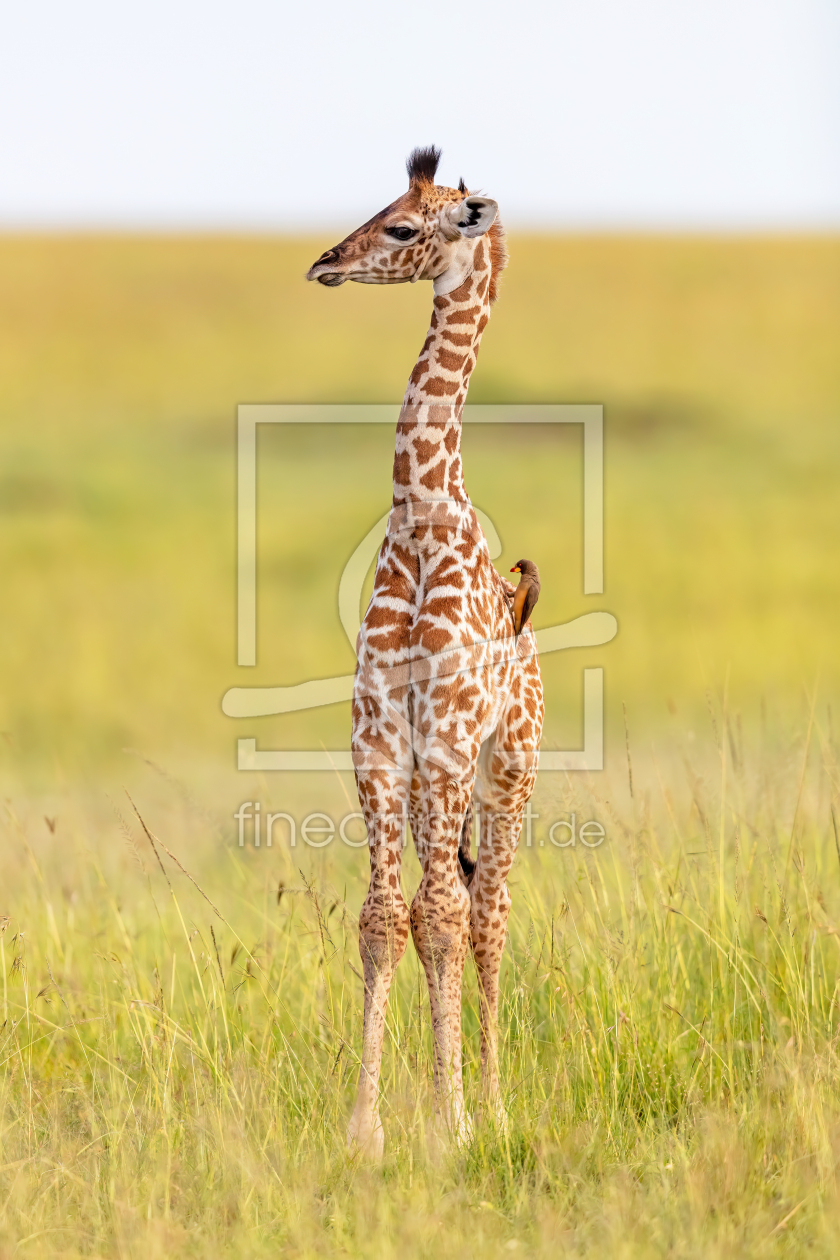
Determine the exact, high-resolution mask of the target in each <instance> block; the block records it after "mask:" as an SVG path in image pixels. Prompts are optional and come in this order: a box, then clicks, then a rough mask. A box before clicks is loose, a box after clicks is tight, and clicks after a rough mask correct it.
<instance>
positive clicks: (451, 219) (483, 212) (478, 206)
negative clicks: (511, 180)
mask: <svg viewBox="0 0 840 1260" xmlns="http://www.w3.org/2000/svg"><path fill="white" fill-rule="evenodd" d="M498 213H499V206H498V202H495V201H493V200H492V198H491V197H465V198H464V200H463V201H458V202H456V203H455V205H450V206H447V207H446V210H445V211H444V213H443V217H444V220H445V222H444V227H445V228H448V229H449V231H448V232H447V235H449V233H450V232H451V233H453V234H454V235H456V236H468V237H474V236H483V235H484V233H485V232H486V231H487V230H488V229H489V228H490V227H492V225H493V223H494V222H495V219H496V215H497V214H498Z"/></svg>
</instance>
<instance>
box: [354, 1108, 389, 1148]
mask: <svg viewBox="0 0 840 1260" xmlns="http://www.w3.org/2000/svg"><path fill="white" fill-rule="evenodd" d="M347 1150H348V1153H349V1154H350V1155H351V1156H357V1155H358V1156H361V1158H362V1159H370V1160H380V1159H382V1156H383V1155H384V1154H385V1132H384V1130H383V1128H382V1121H381V1120H380V1119H379V1115H378V1113H374V1115H362V1116H357V1115H356V1113H355V1112H354V1113H353V1115H352V1116H351V1117H350V1123H349V1125H348V1126H347Z"/></svg>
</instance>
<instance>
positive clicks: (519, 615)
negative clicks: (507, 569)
mask: <svg viewBox="0 0 840 1260" xmlns="http://www.w3.org/2000/svg"><path fill="white" fill-rule="evenodd" d="M511 573H518V574H519V575H520V576H519V585H518V586H517V588H516V591H515V593H514V596H513V627H514V630H515V631H516V633H517V634H521V633H522V629H523V627H524V626H525V625H526V623H527V621H528V618H529V617H530V616H531V613H532V612H533V611H534V607H535V605H536V602H537V600H538V599H539V597H540V571H539V569H538V568H537V566H536V565H535V564H534V562H533V560H517V562H516V564H515V565H514V566H513V568H512V569H511Z"/></svg>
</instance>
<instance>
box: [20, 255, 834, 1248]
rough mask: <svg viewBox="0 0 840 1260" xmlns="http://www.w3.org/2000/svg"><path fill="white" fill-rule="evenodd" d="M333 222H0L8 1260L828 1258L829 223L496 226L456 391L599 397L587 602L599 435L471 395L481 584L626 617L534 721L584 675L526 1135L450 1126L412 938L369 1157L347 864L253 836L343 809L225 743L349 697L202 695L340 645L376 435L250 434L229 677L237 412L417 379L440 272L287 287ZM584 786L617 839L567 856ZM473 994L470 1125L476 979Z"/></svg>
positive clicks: (525, 994) (528, 958)
mask: <svg viewBox="0 0 840 1260" xmlns="http://www.w3.org/2000/svg"><path fill="white" fill-rule="evenodd" d="M339 234H340V233H338V234H331V233H325V234H324V236H323V238H320V237H319V238H318V239H317V240H310V241H301V240H273V239H262V240H260V239H231V238H219V239H213V238H182V239H153V238H135V239H132V238H116V237H114V238H95V237H90V238H81V237H80V238H65V239H59V238H47V237H44V238H35V237H28V238H10V237H6V238H3V239H0V346H2V352H1V353H2V375H0V422H1V424H0V548H2V574H3V615H2V619H0V636H1V637H0V660H2V689H1V690H0V732H2V743H0V755H2V762H1V763H0V779H2V784H0V786H2V796H3V802H2V836H3V843H2V850H1V851H0V880H1V881H2V882H1V883H0V916H3V917H2V918H0V928H2V929H3V932H2V935H0V965H2V977H3V978H2V990H0V1000H2V1002H3V1010H2V1013H0V1022H1V1023H3V1027H2V1030H0V1255H6V1254H8V1255H9V1256H11V1255H41V1254H66V1255H77V1254H78V1255H103V1256H104V1255H109V1256H110V1255H119V1256H135V1255H137V1256H139V1255H143V1256H144V1257H146V1256H161V1257H163V1256H173V1255H196V1256H218V1255H222V1254H230V1255H234V1256H238V1255H243V1256H244V1255H263V1254H266V1255H267V1254H270V1253H271V1254H273V1253H276V1252H277V1250H278V1249H279V1248H283V1249H284V1250H286V1251H288V1252H290V1253H291V1254H298V1255H311V1254H319V1253H323V1252H337V1253H342V1254H348V1255H360V1256H361V1255H370V1256H389V1255H391V1254H396V1253H400V1252H402V1253H409V1254H421V1255H425V1254H429V1255H435V1256H444V1255H449V1254H453V1255H454V1254H459V1255H461V1254H473V1253H475V1252H478V1251H482V1252H485V1253H486V1254H488V1255H493V1254H496V1253H502V1252H504V1253H505V1254H508V1252H509V1251H511V1250H515V1249H520V1250H522V1251H523V1252H524V1253H533V1254H546V1255H549V1254H556V1253H558V1252H560V1253H563V1252H569V1253H572V1254H575V1253H585V1252H587V1251H590V1250H591V1251H593V1252H598V1253H603V1252H604V1251H607V1252H608V1253H609V1254H615V1255H620V1256H644V1255H663V1254H674V1255H687V1256H688V1255H691V1256H694V1255H696V1256H728V1255H733V1256H735V1255H741V1254H744V1253H747V1252H750V1253H752V1252H754V1253H755V1254H761V1255H765V1254H766V1255H774V1254H784V1255H790V1254H798V1253H799V1252H802V1253H803V1254H805V1253H806V1252H807V1253H808V1254H809V1255H823V1254H825V1255H833V1254H834V1253H835V1251H836V1242H835V1240H836V1237H837V1231H838V1227H840V1206H839V1205H838V1197H837V1161H838V1158H840V1093H838V1087H840V1060H838V1042H837V1034H838V1030H840V1009H838V1007H839V1006H840V988H839V987H838V982H840V846H838V840H837V834H836V831H835V830H834V828H833V825H832V807H833V808H834V813H835V816H837V819H838V823H840V800H838V796H839V795H840V771H838V765H837V721H838V713H837V695H838V653H837V631H836V628H835V619H836V616H837V609H838V594H840V578H839V577H838V566H837V554H838V543H839V542H840V514H838V509H837V493H836V485H837V478H838V466H840V458H838V457H839V456H840V437H838V433H840V426H839V425H838V421H840V356H838V355H837V345H838V344H839V343H840V242H838V241H837V239H833V238H824V239H818V238H807V239H806V238H803V239H679V238H672V239H655V238H626V239H619V238H615V239H610V238H588V239H587V238H580V239H572V238H552V237H514V238H513V240H512V241H511V257H512V261H511V265H510V269H509V272H508V273H507V276H506V279H505V283H504V285H503V289H502V296H501V299H500V302H499V304H498V307H497V308H496V312H495V314H494V316H493V320H492V321H491V324H490V326H489V328H488V331H487V333H486V335H485V339H484V343H483V346H482V352H481V357H480V360H479V365H478V368H477V369H476V373H475V376H474V380H473V385H472V389H471V401H475V402H513V403H517V402H531V401H536V402H538V401H546V402H588V401H593V402H603V403H604V405H605V416H606V435H607V438H606V440H607V447H606V582H605V590H604V595H603V596H583V595H582V594H581V590H582V583H581V525H580V518H581V499H580V495H581V478H580V439H579V436H578V435H577V433H576V432H573V431H569V432H568V433H565V434H557V433H547V432H544V431H541V430H539V429H537V428H536V427H534V428H533V429H527V428H521V427H520V428H517V429H516V430H511V431H508V430H498V431H496V430H491V429H489V428H482V427H480V426H476V427H475V428H474V429H471V430H468V432H467V434H466V435H465V465H466V475H467V484H468V486H469V488H470V490H471V492H472V494H473V498H474V500H475V502H476V503H477V505H478V506H480V507H482V508H483V509H484V510H485V511H487V512H489V513H490V515H491V516H492V518H493V520H494V521H495V523H496V525H497V528H498V530H499V534H500V536H501V539H502V543H503V552H502V555H501V556H500V557H499V559H498V561H497V564H498V566H499V568H500V569H502V571H506V570H507V569H508V568H509V567H510V565H511V564H512V563H513V561H514V560H515V559H518V558H519V556H520V555H523V554H524V555H530V556H533V558H534V559H536V560H537V561H538V563H539V564H540V568H541V571H542V576H543V595H542V598H541V601H540V605H539V607H538V610H537V615H536V617H535V621H536V623H537V625H538V626H540V625H549V624H552V623H554V622H556V621H565V620H568V619H570V618H572V617H574V616H577V615H579V614H580V613H582V612H586V611H590V610H593V609H602V608H603V609H605V610H607V611H609V612H612V613H613V614H614V615H615V616H616V617H617V619H618V623H619V633H618V636H617V637H616V639H615V640H614V641H613V642H612V643H611V644H609V645H606V646H605V647H601V648H593V649H578V650H575V651H571V652H567V653H562V654H557V655H556V656H554V657H552V658H550V659H547V660H546V661H545V663H544V675H545V681H546V693H547V706H548V722H547V728H546V745H547V746H548V747H552V746H554V747H574V746H576V745H578V744H579V742H580V736H581V725H582V718H581V681H580V679H581V670H582V669H583V668H584V667H586V666H588V665H602V666H603V667H604V671H605V683H606V715H607V731H606V769H605V771H604V772H603V773H598V774H591V775H582V774H570V775H569V776H561V775H544V776H542V778H541V781H540V783H539V785H538V789H537V793H536V796H535V803H534V808H535V810H536V812H537V813H538V814H539V816H540V817H539V819H538V821H537V822H536V823H535V825H534V830H533V833H532V836H531V843H530V845H529V844H527V842H526V841H525V840H523V845H522V851H521V853H520V855H519V858H518V860H517V864H516V866H515V868H514V872H513V875H512V879H511V890H512V894H513V911H512V915H511V920H510V940H509V945H508V950H507V953H506V959H505V965H504V973H503V979H504V986H503V993H504V998H503V1014H502V1046H503V1049H502V1055H503V1080H504V1085H505V1090H506V1103H507V1107H508V1115H509V1123H508V1128H507V1132H506V1133H501V1132H496V1131H494V1130H492V1129H490V1128H487V1127H483V1126H482V1124H481V1122H480V1120H477V1121H476V1126H475V1131H474V1136H473V1140H472V1141H471V1143H470V1144H469V1145H468V1146H467V1147H466V1148H465V1149H463V1150H460V1151H458V1150H449V1149H445V1148H440V1147H439V1146H438V1145H437V1144H436V1143H435V1142H434V1140H433V1139H432V1137H431V1135H430V1132H429V1128H430V1126H429V1120H430V1117H431V1114H432V1102H431V1091H430V1081H431V1034H430V1029H429V1024H428V1010H427V999H426V998H425V996H424V984H423V983H421V980H422V976H421V974H420V971H419V968H418V964H417V961H416V957H415V955H414V952H413V950H412V949H411V947H409V950H408V952H407V954H406V957H405V960H404V961H403V963H402V964H401V967H400V969H399V972H398V977H397V982H396V985H395V989H394V995H393V1000H392V1004H391V1008H390V1014H389V1036H388V1042H387V1046H386V1057H385V1069H384V1077H383V1079H384V1093H385V1098H384V1105H383V1119H384V1124H385V1129H386V1158H385V1162H384V1164H383V1166H382V1167H381V1168H374V1169H371V1168H368V1167H365V1166H361V1165H359V1164H357V1163H354V1162H352V1161H348V1159H347V1157H346V1154H345V1151H344V1127H345V1124H346V1118H347V1114H348V1111H349V1108H350V1105H351V1101H352V1096H353V1087H354V1081H355V1075H356V1063H357V1055H358V1051H359V1043H360V1032H361V1002H362V985H361V981H360V980H359V978H358V954H357V947H356V920H355V917H354V916H355V915H356V914H357V913H358V909H359V906H360V904H361V901H362V898H363V896H364V889H365V866H366V859H365V855H364V853H363V852H362V851H359V850H357V849H353V848H351V847H349V846H347V845H343V844H341V843H338V842H336V843H334V844H330V845H328V846H327V847H325V848H322V849H316V848H312V847H309V846H307V845H306V844H304V843H302V842H301V840H300V836H299V835H298V836H297V843H296V845H295V846H294V848H293V847H292V846H291V845H290V843H289V837H288V830H287V828H286V825H285V824H284V823H282V822H281V823H278V824H277V828H276V831H275V840H274V845H273V847H272V848H271V849H266V848H265V847H264V846H263V847H261V848H260V849H255V848H254V847H253V846H252V845H251V844H250V843H249V844H248V845H246V846H245V847H244V848H239V847H238V844H237V836H236V824H235V823H234V821H233V818H232V814H233V811H234V810H235V809H236V807H237V806H238V805H239V804H240V803H241V802H242V801H243V800H248V799H255V800H256V799H259V800H260V801H261V802H262V806H263V810H264V811H267V810H268V809H269V808H270V809H273V810H275V811H284V812H287V813H289V814H290V815H291V816H293V817H294V819H295V820H296V824H297V827H298V828H299V825H300V822H301V820H302V819H303V817H304V815H306V814H307V813H309V812H310V811H313V810H318V811H323V812H325V813H327V814H329V815H330V816H331V817H333V818H335V819H338V818H339V817H341V816H342V815H343V814H345V813H347V812H349V811H350V810H351V808H353V803H352V802H353V789H352V784H351V782H350V781H349V776H342V775H339V774H337V773H336V774H331V775H318V774H309V775H299V776H297V777H294V776H292V777H290V776H285V775H265V776H262V775H258V776H254V775H246V774H243V773H238V772H237V771H236V770H235V768H234V748H235V740H236V738H237V736H242V735H247V736H256V737H257V739H258V743H259V745H260V747H278V748H282V747H290V748H294V747H296V746H302V747H310V748H311V747H315V748H317V747H319V745H320V744H321V743H323V744H325V745H326V747H328V748H329V747H340V746H342V744H345V743H346V738H347V727H348V722H349V715H348V706H347V705H337V706H334V707H332V708H326V709H322V710H316V711H312V712H309V713H305V714H299V715H290V716H287V717H283V718H260V719H256V720H254V721H251V722H237V721H233V720H231V719H229V718H226V717H224V715H223V714H222V713H221V709H220V699H221V696H222V694H223V693H224V691H225V690H227V688H229V687H231V686H235V685H249V684H250V685H252V684H255V683H259V684H263V685H268V684H281V683H283V684H288V683H295V682H300V681H304V680H305V679H307V678H310V677H313V676H315V675H317V674H324V675H332V674H342V673H347V672H350V671H351V670H352V666H353V656H352V652H351V649H350V646H349V644H348V642H347V640H346V638H345V636H344V633H343V631H342V629H341V626H340V624H339V621H338V617H337V614H336V593H337V584H338V578H339V575H340V573H341V570H342V568H343V565H344V563H345V562H346V560H347V559H348V557H349V555H350V554H351V552H352V551H353V550H354V548H355V547H356V545H357V544H358V542H359V541H360V540H361V538H362V537H363V536H364V534H365V533H366V532H367V531H368V530H369V529H370V528H371V526H372V525H373V524H374V522H375V521H376V520H377V519H378V518H379V517H380V516H381V515H382V513H383V512H384V511H385V510H386V508H387V506H388V500H389V476H390V455H391V442H392V436H391V433H390V431H389V430H388V429H387V428H384V427H380V428H372V427H369V428H363V427H361V426H360V427H358V428H356V427H345V428H343V429H340V428H339V427H337V426H336V427H333V428H330V429H325V428H323V427H319V428H317V429H315V428H313V429H306V430H304V429H298V430H293V429H287V430H285V431H281V429H280V428H279V427H273V428H272V429H271V430H269V431H266V432H265V433H263V434H261V435H260V439H259V441H260V463H259V477H260V481H259V503H260V509H259V510H260V516H259V528H260V536H259V600H260V605H259V628H260V629H259V643H258V653H259V655H258V665H257V667H256V669H253V670H245V669H240V668H238V667H237V666H236V664H235V660H236V655H235V604H234V591H235V583H234V572H235V570H234V560H235V544H236V539H235V511H234V509H235V407H236V404H237V403H238V402H249V401H250V402H253V401H267V402H309V401H312V402H395V401H398V400H399V398H400V396H401V394H402V389H403V386H404V382H405V379H406V377H407V375H408V372H409V370H410V368H411V365H412V363H413V361H414V358H415V356H416V353H417V350H418V349H419V346H420V344H421V342H422V337H423V334H424V332H425V328H426V325H427V317H428V313H429V305H430V293H429V289H428V286H425V287H424V286H410V287H409V286H405V287H397V288H394V289H389V290H377V289H373V288H367V287H364V286H349V285H348V286H345V287H344V288H343V289H341V290H340V291H339V292H337V293H332V292H326V291H324V290H322V289H319V288H316V287H315V286H311V285H309V286H308V285H306V284H305V283H304V282H303V279H302V276H303V272H304V271H305V269H306V266H307V265H308V263H309V262H311V261H312V259H313V258H314V257H315V256H316V255H317V254H318V253H319V252H320V251H321V249H323V248H324V246H325V245H327V244H329V243H331V242H332V240H333V237H334V236H337V235H339ZM625 710H626V728H625ZM126 791H127V792H128V793H129V794H130V797H131V801H130V800H129V799H128V797H127V795H126ZM131 802H133V803H134V806H136V807H137V808H136V811H135V809H134V808H133V805H132V803H131ZM572 811H574V812H575V814H576V817H577V819H578V820H579V821H583V820H584V819H590V818H594V819H598V820H599V821H601V822H602V824H603V826H604V828H605V830H606V833H607V837H606V840H605V841H604V844H603V845H602V846H601V847H600V848H598V849H595V850H588V849H586V848H585V847H583V846H581V845H580V844H578V845H576V846H574V847H568V848H562V849H561V848H558V847H554V846H553V845H552V844H551V843H550V840H549V838H548V829H549V826H550V824H551V823H552V822H553V821H555V820H556V819H559V818H561V817H568V815H569V814H570V813H571V812H572ZM141 816H142V819H143V822H144V823H145V827H146V828H148V830H149V832H150V833H151V834H152V835H153V836H154V837H156V838H157V841H158V842H157V845H156V851H155V849H154V848H153V842H152V840H151V839H150V837H149V835H148V834H147V832H146V830H145V828H144V826H143V825H142V824H141V821H140V818H141ZM348 834H349V835H351V837H352V838H354V839H355V838H356V832H355V831H354V830H353V829H352V828H351V830H350V832H349V833H348ZM162 846H165V847H162ZM171 855H175V857H174V858H173V857H172V856H171ZM158 859H159V860H158ZM175 859H177V861H176V860H175ZM179 862H180V864H181V866H179V865H178V863H179ZM181 867H183V868H185V870H186V871H188V872H189V875H190V876H191V877H192V878H188V876H187V875H186V874H185V873H184V870H183V869H181ZM404 875H405V881H404V882H405V888H406V892H407V895H408V896H409V898H410V896H411V895H412V893H413V889H414V888H415V887H416V883H417V880H418V869H417V864H416V860H415V859H414V857H413V854H412V853H411V851H410V850H409V851H407V855H406V862H405V872H404ZM211 903H212V904H211ZM6 917H7V918H6ZM211 928H212V932H211ZM464 991H465V1011H466V1013H465V1060H466V1068H465V1080H466V1088H467V1093H468V1096H469V1098H470V1101H471V1107H472V1109H473V1110H474V1111H477V1106H476V1100H477V1083H478V1062H477V1061H478V1042H477V1027H478V1018H477V1007H476V990H475V981H474V975H473V972H472V968H471V964H470V963H468V965H467V973H466V979H465V990H464ZM3 1021H5V1022H3Z"/></svg>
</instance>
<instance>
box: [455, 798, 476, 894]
mask: <svg viewBox="0 0 840 1260" xmlns="http://www.w3.org/2000/svg"><path fill="white" fill-rule="evenodd" d="M472 817H473V812H472V805H468V806H467V812H466V814H464V824H463V826H462V827H461V839H460V840H459V841H458V861H459V862H460V864H461V870H462V871H463V872H464V879H465V881H466V883H469V882H470V880H471V879H472V873H473V871H474V870H475V862H474V861H473V859H472V853H471V847H472V846H471V843H470V842H471V840H472Z"/></svg>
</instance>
